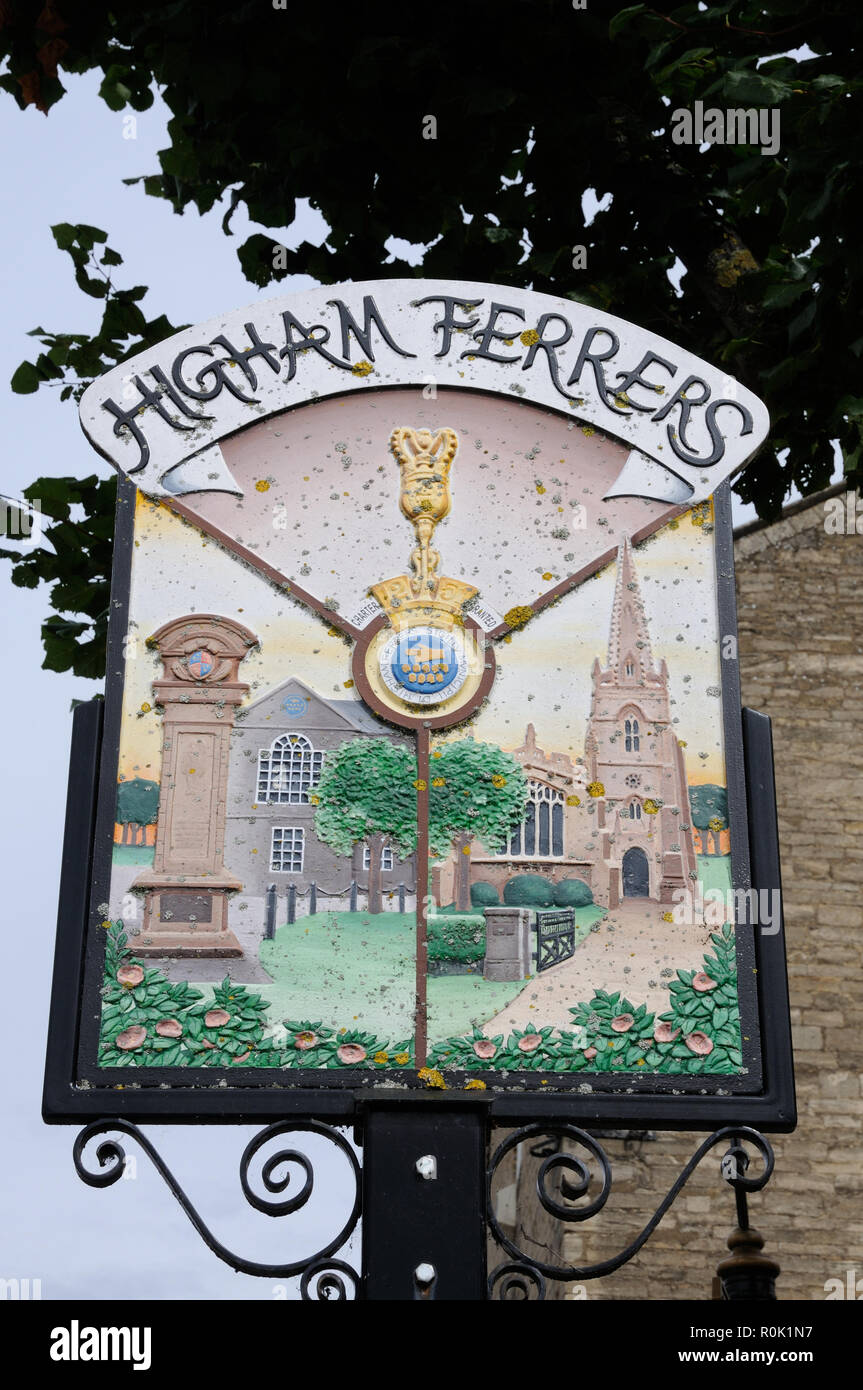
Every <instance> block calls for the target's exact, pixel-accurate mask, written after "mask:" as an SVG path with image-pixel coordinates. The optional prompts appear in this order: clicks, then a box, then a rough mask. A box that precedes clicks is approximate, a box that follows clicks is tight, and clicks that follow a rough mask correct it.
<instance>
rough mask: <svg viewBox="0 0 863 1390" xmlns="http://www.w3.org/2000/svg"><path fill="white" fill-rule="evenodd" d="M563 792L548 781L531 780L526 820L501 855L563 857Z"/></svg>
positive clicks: (512, 835) (528, 857) (513, 833)
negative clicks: (551, 785)
mask: <svg viewBox="0 0 863 1390" xmlns="http://www.w3.org/2000/svg"><path fill="white" fill-rule="evenodd" d="M563 803H564V796H563V792H562V791H561V790H560V788H559V787H550V786H548V784H547V783H545V782H533V781H532V782H531V783H530V785H529V800H528V803H527V806H526V807H525V811H524V820H523V821H522V822H521V825H518V826H516V828H515V830H513V832H512V834H511V836H510V839H509V842H508V843H507V844H505V845H504V846H503V848H502V849H499V850H498V854H500V855H505V856H506V857H507V858H513V859H534V858H536V859H562V858H563V853H564V847H563Z"/></svg>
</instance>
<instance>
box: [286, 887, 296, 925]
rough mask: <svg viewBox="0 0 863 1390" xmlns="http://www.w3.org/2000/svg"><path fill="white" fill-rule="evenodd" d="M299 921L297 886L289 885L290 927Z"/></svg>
mask: <svg viewBox="0 0 863 1390" xmlns="http://www.w3.org/2000/svg"><path fill="white" fill-rule="evenodd" d="M296 920H297V885H296V884H295V883H289V884H288V926H289V927H290V926H293V924H294V922H296Z"/></svg>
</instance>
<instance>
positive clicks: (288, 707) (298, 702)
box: [282, 695, 309, 719]
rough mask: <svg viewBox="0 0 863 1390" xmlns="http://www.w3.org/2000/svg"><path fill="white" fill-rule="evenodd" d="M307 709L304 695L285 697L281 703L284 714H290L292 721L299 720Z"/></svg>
mask: <svg viewBox="0 0 863 1390" xmlns="http://www.w3.org/2000/svg"><path fill="white" fill-rule="evenodd" d="M308 707H309V702H308V700H307V699H306V697H305V695H286V696H285V698H284V700H283V701H282V709H283V710H284V711H285V714H290V715H291V716H292V718H294V719H301V718H302V716H303V715H304V714H305V712H306V710H307V709H308Z"/></svg>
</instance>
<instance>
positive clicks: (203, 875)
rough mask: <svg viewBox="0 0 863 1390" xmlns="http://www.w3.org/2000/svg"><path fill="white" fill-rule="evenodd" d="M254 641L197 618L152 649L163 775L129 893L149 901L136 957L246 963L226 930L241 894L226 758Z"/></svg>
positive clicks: (176, 626) (214, 619)
mask: <svg viewBox="0 0 863 1390" xmlns="http://www.w3.org/2000/svg"><path fill="white" fill-rule="evenodd" d="M256 644H257V638H256V637H255V635H254V633H253V632H250V631H249V630H248V628H245V627H243V626H242V625H241V624H240V623H238V622H235V621H234V620H233V619H231V618H223V617H219V616H217V615H215V614H212V613H201V614H198V613H191V614H187V615H186V616H185V617H183V618H176V619H174V621H173V622H170V623H166V624H165V625H164V627H160V628H159V630H158V632H155V633H154V634H153V636H152V637H151V638H149V640H148V646H155V647H158V649H159V655H160V656H161V658H162V664H163V673H162V677H161V679H159V680H155V681H154V682H153V695H154V696H155V699H156V701H157V703H158V704H160V705H161V706H162V709H163V712H164V720H163V725H162V773H161V783H160V790H159V814H158V819H157V821H156V851H155V856H154V859H153V867H152V868H151V869H145V870H144V871H143V873H140V874H139V875H138V877H137V878H136V879H135V881H134V882H133V884H132V887H133V888H135V889H141V890H143V891H144V892H145V894H146V902H145V911H144V928H143V931H142V934H141V936H140V937H139V938H138V939H137V940H136V942H135V954H136V955H138V956H242V954H243V952H242V948H241V946H240V943H239V942H238V940H237V938H236V937H235V936H234V934H233V932H232V931H230V930H229V929H228V897H227V895H228V893H230V892H235V891H236V890H237V889H240V888H242V886H243V885H242V882H241V881H240V880H239V879H238V878H236V877H235V876H234V875H233V874H232V873H230V871H229V870H228V869H226V868H225V865H224V863H223V855H224V848H225V803H226V799H227V785H228V755H229V752H230V741H231V729H232V728H233V725H234V713H235V710H236V707H237V705H239V704H240V702H241V701H242V699H243V696H244V695H245V694H246V692H247V691H248V689H249V687H248V686H247V685H245V684H244V683H243V682H242V681H240V680H238V679H237V670H238V667H239V664H240V662H241V661H242V660H243V657H244V656H245V655H246V654H247V652H248V650H249V648H250V647H253V646H255V645H256Z"/></svg>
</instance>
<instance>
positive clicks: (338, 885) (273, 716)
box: [225, 677, 416, 929]
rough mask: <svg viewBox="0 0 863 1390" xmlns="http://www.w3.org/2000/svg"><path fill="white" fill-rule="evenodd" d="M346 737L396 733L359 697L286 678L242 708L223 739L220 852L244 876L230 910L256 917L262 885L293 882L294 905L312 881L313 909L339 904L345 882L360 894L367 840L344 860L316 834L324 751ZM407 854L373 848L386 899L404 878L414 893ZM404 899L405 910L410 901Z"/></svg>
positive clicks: (344, 901)
mask: <svg viewBox="0 0 863 1390" xmlns="http://www.w3.org/2000/svg"><path fill="white" fill-rule="evenodd" d="M354 738H388V739H394V740H396V741H398V742H401V741H403V735H401V734H399V733H397V732H396V731H395V730H394V729H392V728H390V727H389V725H387V724H384V723H383V722H382V721H381V720H379V719H377V718H376V717H375V716H374V715H373V714H372V713H371V711H370V710H368V709H367V708H366V707H365V705H363V704H361V703H360V702H359V701H358V700H329V699H325V698H324V696H322V695H319V694H318V693H317V692H316V691H314V690H312V689H311V688H310V687H309V686H307V685H305V684H304V683H303V682H302V681H301V680H298V679H296V678H295V677H292V678H291V679H289V680H287V681H284V682H283V683H282V684H281V685H278V686H276V687H274V689H272V690H269V691H268V692H267V693H266V694H265V695H262V696H260V698H259V699H257V700H254V701H253V702H252V703H251V704H250V705H248V706H247V707H246V709H245V710H244V711H243V713H242V714H241V715H240V717H239V718H238V719H237V723H236V726H235V728H234V730H233V733H232V737H231V752H230V762H229V769H228V791H227V802H226V834H225V855H226V859H227V861H228V862H229V863H230V865H231V868H232V870H233V872H234V873H235V874H236V876H237V878H238V879H240V880H241V882H242V885H243V887H242V892H240V893H239V894H237V897H236V900H235V902H232V904H231V912H232V914H235V913H236V912H239V911H243V913H244V918H243V922H244V926H245V927H246V928H247V929H248V928H249V926H250V918H249V913H251V914H252V916H253V917H255V919H256V923H257V918H260V920H261V923H262V922H263V911H264V899H265V894H266V891H267V888H268V886H269V885H270V884H271V883H274V884H275V885H276V888H277V890H278V893H279V897H282V896H283V894H284V890H285V889H286V887H287V885H288V884H291V883H292V884H294V885H296V888H297V891H298V894H299V896H300V899H301V902H300V903H299V904H298V907H297V911H298V913H302V912H304V911H307V910H308V905H307V902H306V906H303V905H302V900H304V899H307V895H308V892H309V887H310V885H311V884H312V883H313V882H314V883H315V884H316V888H317V895H318V906H319V908H324V907H333V908H337V909H343V910H344V909H346V908H347V906H348V893H349V890H350V885H351V882H352V881H356V882H357V884H358V885H359V891H360V893H361V894H363V895H364V893H365V890H366V888H367V886H368V871H369V847H368V846H367V845H357V846H356V847H355V849H354V853H353V855H352V856H351V857H346V856H341V855H337V854H336V853H335V852H334V851H333V850H332V849H330V847H329V846H328V845H326V844H323V843H322V841H320V840H319V839H318V837H317V835H316V834H315V806H314V803H313V802H312V800H311V797H312V796H313V794H314V788H315V786H316V784H317V782H318V780H319V778H320V775H321V769H322V766H323V760H324V754H325V753H327V752H328V751H329V750H330V749H334V748H338V747H340V746H341V744H343V743H346V742H349V741H350V740H352V739H354ZM415 875H416V870H415V865H414V860H413V857H410V858H408V859H406V860H399V859H398V858H397V856H396V854H395V852H394V851H393V850H391V849H388V848H386V847H385V848H384V849H383V850H382V851H381V884H382V888H383V892H384V896H385V900H386V898H387V895H388V894H389V893H391V892H392V893H395V891H396V890H397V889H398V885H399V884H404V885H405V888H406V892H407V894H409V895H411V894H413V893H414V891H415ZM409 906H410V907H411V908H412V907H413V900H412V899H411V901H410V904H409Z"/></svg>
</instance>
